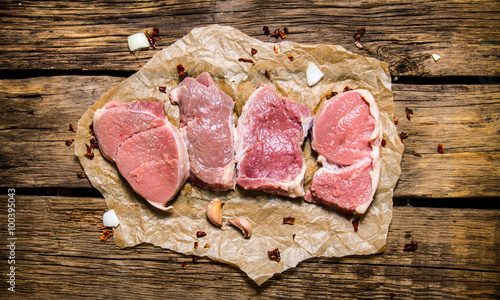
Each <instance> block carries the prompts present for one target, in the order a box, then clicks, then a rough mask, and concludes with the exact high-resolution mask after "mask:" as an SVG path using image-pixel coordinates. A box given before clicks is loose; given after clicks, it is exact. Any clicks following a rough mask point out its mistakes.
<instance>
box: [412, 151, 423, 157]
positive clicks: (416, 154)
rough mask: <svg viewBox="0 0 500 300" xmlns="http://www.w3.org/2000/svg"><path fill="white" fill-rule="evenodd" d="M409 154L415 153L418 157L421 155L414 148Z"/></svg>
mask: <svg viewBox="0 0 500 300" xmlns="http://www.w3.org/2000/svg"><path fill="white" fill-rule="evenodd" d="M411 154H413V155H415V156H418V157H422V154H420V153H418V152H417V151H415V150H411Z"/></svg>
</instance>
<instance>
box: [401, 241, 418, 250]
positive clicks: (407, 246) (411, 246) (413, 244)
mask: <svg viewBox="0 0 500 300" xmlns="http://www.w3.org/2000/svg"><path fill="white" fill-rule="evenodd" d="M417 248H418V242H413V241H412V242H410V243H409V244H405V246H404V247H403V251H416V250H417Z"/></svg>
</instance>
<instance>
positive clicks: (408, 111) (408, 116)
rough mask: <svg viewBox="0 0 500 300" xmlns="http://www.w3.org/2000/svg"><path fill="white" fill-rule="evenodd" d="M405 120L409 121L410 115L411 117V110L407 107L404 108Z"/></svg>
mask: <svg viewBox="0 0 500 300" xmlns="http://www.w3.org/2000/svg"><path fill="white" fill-rule="evenodd" d="M405 113H406V118H407V119H408V121H411V115H413V110H412V109H409V108H408V107H406V108H405Z"/></svg>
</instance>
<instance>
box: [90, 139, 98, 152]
mask: <svg viewBox="0 0 500 300" xmlns="http://www.w3.org/2000/svg"><path fill="white" fill-rule="evenodd" d="M90 148H92V149H97V148H99V143H98V142H97V140H96V139H95V138H90Z"/></svg>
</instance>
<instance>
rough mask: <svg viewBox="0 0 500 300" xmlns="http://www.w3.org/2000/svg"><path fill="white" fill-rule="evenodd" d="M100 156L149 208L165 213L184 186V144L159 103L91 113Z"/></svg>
mask: <svg viewBox="0 0 500 300" xmlns="http://www.w3.org/2000/svg"><path fill="white" fill-rule="evenodd" d="M93 124H94V132H95V134H96V137H97V140H98V142H99V149H100V151H101V153H102V154H103V155H104V156H105V157H106V158H108V159H109V160H113V161H115V163H116V166H117V167H118V170H119V171H120V173H121V174H122V176H123V177H124V178H125V179H126V180H127V182H128V183H129V184H130V186H131V187H132V188H133V189H134V190H135V191H136V192H137V193H138V194H139V195H141V196H142V197H143V198H145V199H146V200H147V201H148V202H149V203H150V204H151V205H153V206H155V207H157V208H159V209H162V210H166V209H168V208H166V207H165V204H166V203H167V202H168V201H170V200H171V199H172V198H173V197H174V196H175V195H176V194H177V192H178V191H179V189H180V188H181V187H182V186H183V184H184V183H185V182H186V180H187V177H188V175H189V161H188V154H187V149H186V144H185V143H184V140H183V139H182V136H181V134H180V132H179V130H178V129H177V127H175V126H173V125H172V124H171V123H170V122H169V121H168V120H167V118H166V117H165V114H164V112H163V103H161V102H154V101H135V102H128V103H121V102H110V103H107V104H106V105H105V106H104V107H103V108H101V109H98V110H97V111H96V112H95V113H94V120H93Z"/></svg>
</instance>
